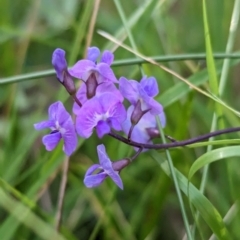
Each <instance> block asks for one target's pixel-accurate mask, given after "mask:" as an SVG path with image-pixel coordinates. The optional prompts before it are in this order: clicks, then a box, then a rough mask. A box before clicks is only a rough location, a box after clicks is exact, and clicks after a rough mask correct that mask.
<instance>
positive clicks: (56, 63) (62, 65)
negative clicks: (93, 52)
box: [52, 48, 76, 95]
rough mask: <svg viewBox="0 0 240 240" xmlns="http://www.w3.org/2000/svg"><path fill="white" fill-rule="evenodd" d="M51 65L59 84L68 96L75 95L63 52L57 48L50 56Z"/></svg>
mask: <svg viewBox="0 0 240 240" xmlns="http://www.w3.org/2000/svg"><path fill="white" fill-rule="evenodd" d="M52 65H53V67H54V68H55V71H56V74H57V78H58V80H59V81H60V83H61V84H62V85H63V86H64V87H65V88H66V89H67V91H68V92H69V93H70V95H72V94H75V92H76V88H75V84H74V81H73V79H72V77H71V76H70V74H69V72H68V66H67V61H66V59H65V51H64V50H62V49H60V48H57V49H56V50H55V51H54V52H53V55H52Z"/></svg>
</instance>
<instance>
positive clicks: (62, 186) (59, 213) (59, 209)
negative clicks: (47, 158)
mask: <svg viewBox="0 0 240 240" xmlns="http://www.w3.org/2000/svg"><path fill="white" fill-rule="evenodd" d="M68 168H69V157H66V159H64V164H63V173H62V180H61V183H60V189H59V194H58V205H57V213H56V217H55V219H56V225H55V229H56V231H58V232H59V229H60V225H61V222H62V210H63V203H64V196H65V191H66V186H67V178H68Z"/></svg>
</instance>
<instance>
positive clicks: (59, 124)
mask: <svg viewBox="0 0 240 240" xmlns="http://www.w3.org/2000/svg"><path fill="white" fill-rule="evenodd" d="M48 115H49V120H46V121H42V122H40V123H36V124H34V127H35V129H36V130H42V129H44V128H50V129H51V133H50V134H47V135H45V136H44V137H43V139H42V142H43V144H44V145H45V147H46V149H47V150H48V151H52V150H53V149H54V148H55V147H56V146H57V144H58V143H59V141H60V140H61V139H63V141H64V144H63V151H64V152H65V153H66V155H68V156H70V155H71V154H72V153H73V151H74V150H75V149H76V147H77V135H76V131H75V127H74V123H73V120H72V117H71V115H70V114H69V113H68V112H67V111H66V109H65V108H64V106H63V104H62V103H61V102H60V101H58V102H55V103H53V104H52V105H50V107H49V109H48Z"/></svg>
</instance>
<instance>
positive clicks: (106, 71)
mask: <svg viewBox="0 0 240 240" xmlns="http://www.w3.org/2000/svg"><path fill="white" fill-rule="evenodd" d="M97 71H98V72H99V74H100V77H101V78H100V79H99V81H98V83H101V82H113V83H118V80H117V78H116V77H115V75H114V72H113V70H112V69H111V68H110V66H109V65H108V64H106V63H104V62H101V63H99V64H98V65H97Z"/></svg>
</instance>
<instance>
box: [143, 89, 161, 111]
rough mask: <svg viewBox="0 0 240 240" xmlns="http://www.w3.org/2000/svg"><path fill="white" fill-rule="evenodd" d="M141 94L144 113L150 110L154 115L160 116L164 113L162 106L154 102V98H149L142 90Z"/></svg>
mask: <svg viewBox="0 0 240 240" xmlns="http://www.w3.org/2000/svg"><path fill="white" fill-rule="evenodd" d="M139 93H140V96H141V98H142V100H143V102H142V105H141V108H142V110H143V111H144V110H146V109H150V113H151V114H153V115H158V114H160V113H162V112H163V107H162V105H161V104H160V103H159V102H157V101H156V100H154V99H153V98H152V97H149V96H148V95H147V93H146V92H145V91H144V90H143V89H142V88H139Z"/></svg>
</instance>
